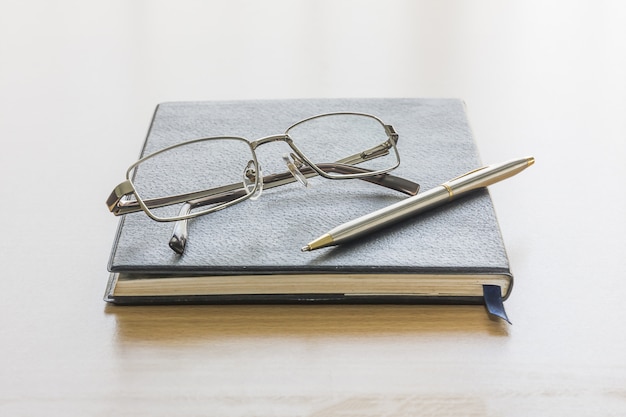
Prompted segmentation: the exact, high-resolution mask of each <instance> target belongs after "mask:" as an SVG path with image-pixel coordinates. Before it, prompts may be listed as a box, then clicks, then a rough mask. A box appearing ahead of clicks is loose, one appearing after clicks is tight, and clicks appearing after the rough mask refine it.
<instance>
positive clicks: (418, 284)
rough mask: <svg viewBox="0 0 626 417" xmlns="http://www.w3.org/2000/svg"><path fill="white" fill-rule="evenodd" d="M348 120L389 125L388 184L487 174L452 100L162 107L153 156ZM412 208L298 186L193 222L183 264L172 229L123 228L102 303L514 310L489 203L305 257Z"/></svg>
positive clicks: (366, 194)
mask: <svg viewBox="0 0 626 417" xmlns="http://www.w3.org/2000/svg"><path fill="white" fill-rule="evenodd" d="M337 111H356V112H364V113H369V114H373V115H375V116H377V117H379V118H380V119H382V120H383V121H384V122H385V123H387V124H390V125H392V126H393V127H394V129H395V131H396V132H397V133H398V135H399V139H398V143H397V148H398V151H399V154H400V160H401V163H400V165H399V167H398V168H397V169H395V170H394V171H392V172H391V174H393V175H395V176H399V177H403V178H406V179H409V180H412V181H415V182H417V183H419V184H420V185H421V189H422V190H428V189H430V188H432V187H434V186H437V185H439V184H441V183H442V182H445V181H447V180H449V179H451V178H454V177H456V176H458V175H461V174H463V173H465V172H467V171H470V170H472V169H475V168H477V167H479V166H481V161H480V158H479V156H478V152H477V149H476V145H475V142H474V140H473V137H472V133H471V130H470V128H469V125H468V121H467V117H466V112H465V105H464V103H463V102H462V101H460V100H455V99H309V100H267V101H262V100H261V101H215V102H172V103H164V104H160V105H158V106H157V108H156V111H155V114H154V118H153V120H152V124H151V126H150V129H149V132H148V135H147V139H146V142H145V144H144V146H143V150H142V155H146V154H149V153H151V152H154V151H156V150H158V149H161V148H164V147H166V146H169V145H172V144H175V143H178V142H181V141H184V140H188V139H193V138H199V137H208V136H218V135H228V136H241V137H245V138H247V139H249V140H255V139H258V138H260V137H264V136H268V135H272V134H277V133H282V132H284V131H285V129H286V128H287V127H288V126H290V125H291V124H293V123H295V122H297V121H298V120H301V119H304V118H306V117H309V116H312V115H316V114H320V113H327V112H337ZM181 149H182V148H181ZM285 152H289V148H288V147H287V146H286V145H285V144H284V143H276V144H268V145H267V146H262V147H259V148H258V158H259V163H260V165H261V167H263V165H264V163H265V162H268V163H274V161H276V160H278V161H280V159H281V157H282V154H283V153H285ZM270 161H271V162H270ZM132 162H133V160H132V156H129V165H130V163H132ZM114 180H115V179H113V182H112V185H115V184H114V182H115V181H114ZM403 198H406V195H404V194H402V193H400V192H397V191H394V190H390V189H388V188H384V187H381V186H377V185H373V184H370V183H368V182H365V181H361V180H358V179H349V180H329V179H324V178H320V177H313V178H310V179H309V187H306V188H305V187H303V186H302V185H301V184H299V183H297V182H293V183H291V184H288V185H284V186H281V187H277V188H274V189H268V190H265V191H263V193H262V195H261V196H260V198H258V199H257V200H255V201H252V200H246V201H244V202H241V203H239V204H236V205H234V206H232V207H229V208H227V209H224V210H220V211H217V212H214V213H210V214H207V215H204V216H200V217H198V218H195V219H193V220H191V221H189V224H188V234H189V240H188V242H187V245H186V248H185V251H184V254H182V255H179V254H176V253H175V252H174V251H172V250H171V249H170V248H169V246H168V241H169V239H170V237H171V233H172V229H173V226H174V224H173V223H163V222H156V221H153V220H151V219H150V218H149V217H148V216H147V215H146V214H145V213H143V212H138V213H131V214H126V215H124V216H122V217H121V218H120V222H119V227H118V231H117V234H116V236H115V241H114V245H113V249H112V252H111V257H110V262H109V271H110V272H111V274H110V279H109V283H108V286H107V290H106V294H105V300H106V301H109V302H113V303H118V304H150V303H161V304H168V303H230V302H442V303H449V302H459V303H482V302H483V299H484V294H485V292H484V290H485V288H486V287H485V286H489V287H491V288H494V287H496V288H499V291H498V295H500V296H501V297H502V298H503V299H506V297H508V295H509V293H510V291H511V287H512V275H511V273H510V269H509V263H508V259H507V255H506V251H505V248H504V244H503V240H502V236H501V234H500V230H499V227H498V223H497V219H496V215H495V211H494V207H493V204H492V200H491V198H490V196H489V193H488V191H487V190H481V191H478V192H475V193H473V194H471V195H469V196H467V197H463V198H460V199H459V200H458V201H454V202H452V203H450V204H447V205H445V206H442V207H440V208H438V209H435V210H432V211H430V212H428V213H426V214H422V215H420V216H419V217H415V218H412V219H408V220H406V221H403V222H401V223H399V224H396V225H394V226H391V227H389V228H386V229H383V230H380V231H378V232H375V233H373V234H371V235H369V236H366V237H364V238H362V239H359V240H357V241H354V242H351V243H348V244H345V245H341V246H338V247H331V248H324V249H320V250H317V251H314V252H302V251H301V250H300V248H301V247H302V246H303V245H305V244H306V243H308V242H309V241H311V240H312V239H313V238H316V237H317V236H319V235H322V234H323V233H325V232H327V231H328V230H329V229H331V228H333V227H335V226H337V225H339V224H342V223H344V222H347V221H349V220H352V219H354V218H356V217H359V216H362V215H364V214H367V213H370V212H372V211H375V210H377V209H380V208H382V207H385V206H387V205H390V204H392V203H394V202H397V201H399V200H400V199H403Z"/></svg>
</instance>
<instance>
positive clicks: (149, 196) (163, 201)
mask: <svg viewBox="0 0 626 417" xmlns="http://www.w3.org/2000/svg"><path fill="white" fill-rule="evenodd" d="M271 142H284V143H286V144H287V145H289V147H290V148H291V152H290V153H289V154H285V155H283V157H282V161H281V165H282V164H284V165H282V167H280V166H276V165H274V166H271V169H272V170H273V171H278V172H274V173H271V174H269V175H266V176H264V175H263V173H262V172H261V168H260V165H259V162H258V159H257V152H256V149H257V148H258V147H259V146H261V145H263V144H267V143H271ZM397 142H398V135H397V134H396V132H395V131H394V129H393V127H392V126H390V125H387V124H385V123H383V122H382V121H381V120H380V119H379V118H377V117H376V116H372V115H369V114H365V113H354V112H340V113H327V114H322V115H317V116H313V117H309V118H307V119H304V120H301V121H299V122H297V123H295V124H293V125H292V126H290V127H289V128H288V129H287V130H286V131H285V133H284V134H280V135H272V136H266V137H263V138H261V139H257V140H255V141H249V140H247V139H245V138H241V137H235V136H219V137H207V138H200V139H192V140H188V141H185V142H181V143H178V144H175V145H172V146H169V147H166V148H164V149H161V150H158V151H156V152H153V153H151V154H149V155H147V156H144V157H142V158H141V159H140V160H138V161H137V162H135V163H134V164H132V165H131V166H130V167H129V168H128V170H127V171H126V180H125V181H124V182H122V183H121V184H119V185H118V186H117V187H115V189H114V190H113V192H112V193H111V195H110V196H109V198H108V199H107V206H108V208H109V210H110V211H111V212H112V213H113V214H115V215H123V214H127V213H132V212H137V211H142V210H143V211H144V212H145V213H146V214H147V215H148V216H149V217H150V218H152V219H154V220H156V221H161V222H171V221H175V222H177V224H176V226H175V227H174V234H173V236H172V239H171V240H170V246H171V247H172V249H174V250H175V251H176V252H178V253H182V251H183V250H184V246H185V242H186V233H187V232H186V221H187V220H189V219H192V218H194V217H197V216H201V215H205V214H208V213H212V212H215V211H217V210H222V209H224V208H226V207H229V206H232V205H234V204H237V203H240V202H242V201H244V200H247V199H252V200H254V199H256V198H258V197H259V196H260V195H261V192H262V190H263V189H269V188H274V187H277V186H281V185H285V184H288V183H292V182H295V181H298V182H300V183H302V184H303V185H307V184H308V178H311V177H313V176H316V175H319V176H321V177H323V178H328V179H361V180H364V181H368V182H370V183H373V184H377V185H381V186H384V187H387V188H390V189H394V190H397V191H400V192H403V193H405V194H409V195H415V194H416V193H417V192H418V190H419V185H418V184H416V183H414V182H412V181H409V180H405V179H402V178H399V177H395V176H392V175H389V174H388V172H389V171H392V170H393V169H395V168H397V167H398V165H399V164H400V155H399V153H398V149H397V146H396V144H397ZM356 164H358V165H359V166H358V167H357V166H355V165H356ZM285 165H286V167H287V171H285V168H284V166H285ZM264 169H265V168H264Z"/></svg>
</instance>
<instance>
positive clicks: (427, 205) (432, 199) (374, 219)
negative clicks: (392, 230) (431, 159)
mask: <svg viewBox="0 0 626 417" xmlns="http://www.w3.org/2000/svg"><path fill="white" fill-rule="evenodd" d="M449 197H450V194H449V193H448V190H447V189H446V187H444V186H442V185H439V186H437V187H435V188H432V189H430V190H428V191H426V192H424V193H422V194H418V195H416V196H413V197H409V198H405V199H404V200H402V201H398V202H397V203H394V204H392V205H390V206H387V207H384V208H382V209H380V210H377V211H374V212H372V213H369V214H366V215H364V216H361V217H359V218H357V219H354V220H351V221H349V222H347V223H344V224H342V225H340V226H337V227H335V228H334V229H332V230H331V231H329V232H328V233H329V234H330V235H331V236H332V237H333V241H334V243H335V244H340V243H342V242H344V241H347V240H351V239H355V238H357V237H359V236H361V235H363V234H366V233H371V232H374V231H376V230H378V229H382V228H383V227H387V226H390V225H391V224H394V223H396V222H399V221H401V220H404V219H406V218H409V217H412V216H415V215H417V214H420V213H422V212H425V211H427V210H430V209H432V208H434V207H437V206H440V205H442V204H445V203H446V202H448V200H449Z"/></svg>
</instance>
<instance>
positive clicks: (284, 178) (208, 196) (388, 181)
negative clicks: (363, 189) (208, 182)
mask: <svg viewBox="0 0 626 417" xmlns="http://www.w3.org/2000/svg"><path fill="white" fill-rule="evenodd" d="M318 167H319V168H321V169H323V170H325V171H327V172H337V173H340V174H359V173H367V172H369V170H367V169H365V168H360V167H356V166H352V165H346V164H344V163H326V164H318ZM300 171H301V172H302V174H303V175H304V176H305V177H307V178H310V177H314V176H316V175H317V173H316V172H315V171H314V170H313V169H311V168H309V167H305V168H302V169H301V170H300ZM358 179H360V180H363V181H367V182H370V183H372V184H377V185H381V186H383V187H387V188H390V189H392V190H396V191H400V192H402V193H405V194H408V195H415V194H417V192H418V191H419V184H417V183H415V182H413V181H410V180H407V179H404V178H400V177H396V176H394V175H390V174H380V175H375V176H372V177H361V178H358ZM295 181H296V179H295V178H294V177H293V176H292V175H291V173H290V172H284V173H280V174H273V175H268V176H265V177H263V184H264V185H263V187H264V188H266V189H269V188H274V187H278V186H281V185H285V184H289V183H292V182H295ZM133 192H134V189H133V186H132V184H131V183H130V181H128V180H126V181H124V182H123V183H121V184H119V185H118V186H117V187H115V189H114V190H113V192H112V193H111V195H110V196H109V198H108V199H107V206H108V207H109V210H110V211H111V212H112V213H113V214H115V215H116V216H119V215H122V214H126V213H133V212H136V211H140V210H141V206H140V205H139V203H138V202H137V201H124V200H123V198H124V197H125V196H128V195H130V194H132V193H133ZM242 195H244V192H243V191H242V190H241V188H240V186H239V185H235V184H232V185H226V186H223V187H218V188H212V189H210V190H203V191H197V192H194V193H186V194H180V195H175V196H169V197H162V198H154V199H149V200H145V201H144V204H145V205H146V206H147V207H149V208H155V207H162V206H166V205H170V204H177V203H187V202H188V203H191V204H192V206H193V207H197V206H200V205H206V204H214V203H219V202H226V201H231V200H234V199H236V198H239V197H241V196H242Z"/></svg>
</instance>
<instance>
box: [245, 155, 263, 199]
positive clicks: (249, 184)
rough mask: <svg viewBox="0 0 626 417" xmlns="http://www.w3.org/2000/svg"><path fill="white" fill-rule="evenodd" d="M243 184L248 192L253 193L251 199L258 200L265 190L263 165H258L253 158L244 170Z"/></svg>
mask: <svg viewBox="0 0 626 417" xmlns="http://www.w3.org/2000/svg"><path fill="white" fill-rule="evenodd" d="M257 179H258V181H257ZM257 182H258V184H257ZM255 184H257V185H256V190H255V189H254V186H255ZM243 186H244V189H245V190H246V193H247V194H252V196H251V197H250V200H256V199H257V198H259V197H260V196H261V193H262V192H263V174H262V173H261V167H258V166H257V165H256V164H255V163H254V161H252V160H251V161H248V164H246V167H245V168H244V170H243Z"/></svg>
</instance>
